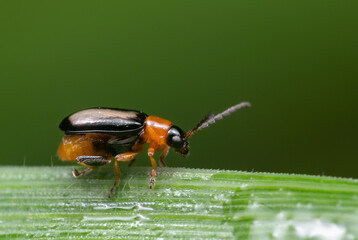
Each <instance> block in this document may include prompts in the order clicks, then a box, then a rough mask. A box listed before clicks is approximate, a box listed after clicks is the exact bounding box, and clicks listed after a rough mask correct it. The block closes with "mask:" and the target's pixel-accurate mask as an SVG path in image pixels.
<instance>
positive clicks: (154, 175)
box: [148, 147, 158, 189]
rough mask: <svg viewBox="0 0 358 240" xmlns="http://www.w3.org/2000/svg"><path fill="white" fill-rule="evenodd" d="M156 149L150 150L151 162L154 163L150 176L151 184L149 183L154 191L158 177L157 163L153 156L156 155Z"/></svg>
mask: <svg viewBox="0 0 358 240" xmlns="http://www.w3.org/2000/svg"><path fill="white" fill-rule="evenodd" d="M154 152H155V151H154V148H151V147H150V148H148V156H149V158H150V161H151V163H152V171H151V173H150V175H151V176H152V177H151V178H150V182H149V188H150V189H152V188H153V186H154V184H155V178H156V177H157V175H158V174H157V162H156V161H155V159H154V157H153V155H154Z"/></svg>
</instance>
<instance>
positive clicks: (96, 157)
mask: <svg viewBox="0 0 358 240" xmlns="http://www.w3.org/2000/svg"><path fill="white" fill-rule="evenodd" d="M250 106H251V104H250V103H249V102H241V103H239V104H236V105H234V106H232V107H230V108H228V109H226V110H225V111H223V112H221V113H219V114H217V115H214V114H213V113H211V112H210V113H208V114H207V115H206V116H205V117H204V118H203V119H202V120H201V121H200V122H199V123H198V124H197V125H196V126H195V127H194V128H192V129H191V130H190V131H188V132H187V133H185V132H184V131H183V130H182V129H181V128H179V127H178V126H176V125H174V124H173V123H172V122H170V121H168V120H166V119H163V118H160V117H157V116H148V115H147V114H145V113H143V112H141V111H135V110H126V109H119V108H102V107H98V108H89V109H84V110H81V111H78V112H75V113H73V114H71V115H69V116H67V117H66V118H64V119H63V120H62V122H61V123H60V125H59V127H60V129H61V130H63V131H64V132H65V136H64V137H63V138H62V141H61V143H60V146H59V148H58V151H57V153H58V156H59V158H60V159H61V160H63V161H77V163H78V164H80V165H83V166H85V167H86V169H85V170H83V171H80V172H79V171H77V170H76V169H73V170H72V174H73V176H74V177H75V178H77V177H79V176H81V175H84V174H87V173H89V172H91V171H92V170H93V169H96V168H98V167H101V166H104V165H107V164H109V163H111V160H112V157H114V170H115V181H114V184H113V186H112V188H111V189H110V191H109V198H110V197H112V195H113V194H114V192H115V189H116V187H117V186H118V184H119V180H120V170H119V166H118V162H126V161H130V164H129V165H130V166H131V165H132V164H133V163H134V161H135V157H136V156H137V155H138V153H139V152H140V151H142V150H143V149H144V147H145V144H146V143H148V144H149V148H148V156H149V158H150V161H151V164H152V170H151V178H150V182H149V187H150V188H152V187H153V186H154V183H155V178H156V177H157V163H156V161H155V159H154V157H153V156H154V153H155V151H159V150H163V151H162V153H161V155H160V157H159V165H160V166H161V167H165V166H166V163H165V162H164V158H165V157H166V156H167V154H168V152H169V148H173V149H175V151H177V152H179V153H181V154H182V155H183V156H186V155H187V154H188V152H189V148H188V147H189V146H188V139H189V138H190V137H191V136H192V135H193V134H194V133H195V132H197V131H199V130H201V129H203V128H206V127H208V126H209V125H211V124H213V123H215V121H217V120H219V119H222V118H223V117H225V116H228V115H230V114H231V113H233V112H235V111H237V110H239V109H241V108H245V107H250Z"/></svg>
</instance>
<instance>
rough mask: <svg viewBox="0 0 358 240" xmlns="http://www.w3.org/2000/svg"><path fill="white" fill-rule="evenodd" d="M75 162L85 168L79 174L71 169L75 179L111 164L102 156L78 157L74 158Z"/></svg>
mask: <svg viewBox="0 0 358 240" xmlns="http://www.w3.org/2000/svg"><path fill="white" fill-rule="evenodd" d="M76 161H77V163H78V164H80V165H82V166H85V167H87V168H86V169H85V170H83V171H80V172H79V171H77V169H72V174H73V176H74V177H75V178H77V177H80V176H82V175H84V174H87V173H90V172H92V170H93V169H95V168H98V167H101V166H104V165H107V164H109V163H110V162H111V160H108V159H106V158H105V157H103V156H79V157H77V158H76Z"/></svg>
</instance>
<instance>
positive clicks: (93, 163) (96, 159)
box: [76, 156, 111, 168]
mask: <svg viewBox="0 0 358 240" xmlns="http://www.w3.org/2000/svg"><path fill="white" fill-rule="evenodd" d="M76 160H77V163H78V164H81V165H83V166H85V167H89V168H95V167H101V166H103V165H106V164H109V163H111V160H110V159H106V158H105V157H103V156H79V157H77V158H76Z"/></svg>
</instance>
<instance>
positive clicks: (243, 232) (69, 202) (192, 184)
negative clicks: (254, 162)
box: [0, 167, 358, 240]
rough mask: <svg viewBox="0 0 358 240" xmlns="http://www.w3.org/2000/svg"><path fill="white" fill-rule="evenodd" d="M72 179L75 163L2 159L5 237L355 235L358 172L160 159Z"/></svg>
mask: <svg viewBox="0 0 358 240" xmlns="http://www.w3.org/2000/svg"><path fill="white" fill-rule="evenodd" d="M149 175H150V168H128V169H124V170H122V179H121V183H120V185H119V187H118V189H117V193H116V194H115V196H114V197H113V198H112V199H108V198H107V196H108V191H109V189H110V187H111V186H112V184H113V181H114V177H113V170H112V169H111V168H103V169H100V170H98V171H95V172H92V173H91V174H89V175H87V176H84V177H82V178H78V179H74V178H73V177H72V174H71V168H69V167H1V168H0V238H6V239H29V238H37V239H69V238H72V239H98V238H100V239H118V238H128V239H138V238H164V239H165V238H190V239H193V238H205V239H290V240H291V239H328V240H330V239H332V240H333V239H357V238H358V228H357V226H358V181H357V180H353V179H341V178H331V177H315V176H305V175H288V174H271V173H250V172H239V171H225V170H205V169H183V168H160V169H159V176H158V178H157V181H156V185H155V187H154V189H152V190H150V189H149V186H148V183H149Z"/></svg>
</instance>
